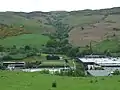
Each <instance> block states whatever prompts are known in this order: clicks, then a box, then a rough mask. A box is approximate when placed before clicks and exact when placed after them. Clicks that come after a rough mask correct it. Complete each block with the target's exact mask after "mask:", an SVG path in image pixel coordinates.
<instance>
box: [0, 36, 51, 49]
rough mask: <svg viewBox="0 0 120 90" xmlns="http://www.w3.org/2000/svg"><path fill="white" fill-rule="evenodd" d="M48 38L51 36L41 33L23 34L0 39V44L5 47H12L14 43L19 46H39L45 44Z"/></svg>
mask: <svg viewBox="0 0 120 90" xmlns="http://www.w3.org/2000/svg"><path fill="white" fill-rule="evenodd" d="M48 40H49V38H48V37H47V36H43V35H40V34H23V35H19V36H12V37H7V38H5V39H0V44H1V45H3V46H5V47H11V46H13V45H16V46H17V47H21V46H25V45H31V46H34V47H37V48H38V47H41V46H42V45H43V44H45V43H46V42H47V41H48Z"/></svg>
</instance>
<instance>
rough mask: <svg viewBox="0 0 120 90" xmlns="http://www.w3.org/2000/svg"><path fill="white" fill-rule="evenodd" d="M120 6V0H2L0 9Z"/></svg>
mask: <svg viewBox="0 0 120 90" xmlns="http://www.w3.org/2000/svg"><path fill="white" fill-rule="evenodd" d="M119 6H120V0H0V11H22V12H31V11H43V12H48V11H63V10H65V11H73V10H83V9H103V8H111V7H119Z"/></svg>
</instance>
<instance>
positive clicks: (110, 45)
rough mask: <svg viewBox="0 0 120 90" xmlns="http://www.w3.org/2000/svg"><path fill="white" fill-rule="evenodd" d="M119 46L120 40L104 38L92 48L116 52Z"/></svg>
mask: <svg viewBox="0 0 120 90" xmlns="http://www.w3.org/2000/svg"><path fill="white" fill-rule="evenodd" d="M119 48H120V41H119V40H117V39H111V40H104V41H102V42H100V43H98V44H96V45H95V46H94V47H93V49H95V50H98V51H99V52H104V51H106V50H109V51H110V52H118V51H120V50H119Z"/></svg>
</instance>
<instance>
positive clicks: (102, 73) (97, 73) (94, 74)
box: [88, 70, 112, 76]
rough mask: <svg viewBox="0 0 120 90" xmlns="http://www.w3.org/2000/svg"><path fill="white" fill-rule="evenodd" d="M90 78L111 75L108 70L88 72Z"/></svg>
mask: <svg viewBox="0 0 120 90" xmlns="http://www.w3.org/2000/svg"><path fill="white" fill-rule="evenodd" d="M88 72H89V73H90V74H91V75H92V76H109V74H111V73H112V71H110V70H88Z"/></svg>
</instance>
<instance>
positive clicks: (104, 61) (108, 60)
mask: <svg viewBox="0 0 120 90" xmlns="http://www.w3.org/2000/svg"><path fill="white" fill-rule="evenodd" d="M79 60H80V61H82V62H83V63H89V62H94V63H96V64H104V65H105V64H110V65H113V64H119V65H120V58H79Z"/></svg>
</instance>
